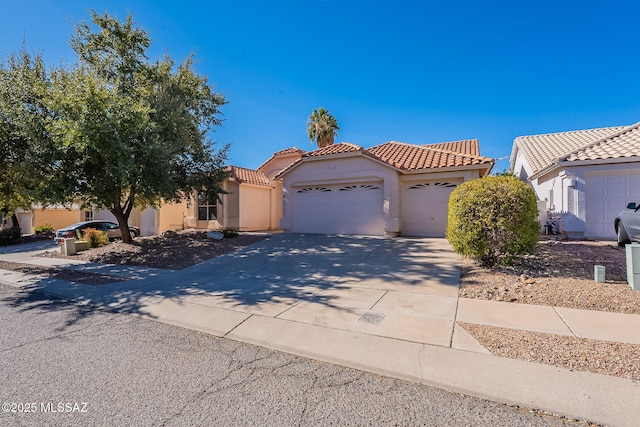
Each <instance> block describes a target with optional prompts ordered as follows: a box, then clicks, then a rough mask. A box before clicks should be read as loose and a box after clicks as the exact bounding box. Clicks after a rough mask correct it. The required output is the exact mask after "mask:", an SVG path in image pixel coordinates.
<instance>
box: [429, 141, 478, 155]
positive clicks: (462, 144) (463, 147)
mask: <svg viewBox="0 0 640 427" xmlns="http://www.w3.org/2000/svg"><path fill="white" fill-rule="evenodd" d="M423 147H428V148H435V149H438V150H447V151H455V152H456V153H463V154H471V155H473V156H479V155H480V144H479V143H478V140H477V139H463V140H460V141H451V142H440V143H437V144H424V145H423Z"/></svg>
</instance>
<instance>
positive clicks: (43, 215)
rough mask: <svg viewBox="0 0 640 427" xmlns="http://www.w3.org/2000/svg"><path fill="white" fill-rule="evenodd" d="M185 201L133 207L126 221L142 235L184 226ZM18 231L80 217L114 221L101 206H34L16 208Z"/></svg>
mask: <svg viewBox="0 0 640 427" xmlns="http://www.w3.org/2000/svg"><path fill="white" fill-rule="evenodd" d="M186 211H187V203H186V202H183V203H167V204H164V205H162V206H161V207H160V208H157V209H156V208H147V209H144V210H142V211H140V209H133V211H131V216H130V217H129V224H130V225H134V226H136V227H138V228H140V234H141V235H142V236H152V235H155V234H160V233H162V232H164V231H167V230H182V229H184V228H185V212H186ZM16 215H17V216H18V222H19V223H20V231H21V232H22V234H32V233H33V232H34V231H35V229H36V228H38V227H40V226H42V225H45V224H49V225H51V226H52V227H53V228H54V229H55V230H57V229H59V228H64V227H66V226H68V225H71V224H75V223H76V222H80V221H91V220H94V219H103V220H107V221H113V222H117V221H116V219H115V217H114V216H113V214H112V213H111V212H109V211H108V210H105V209H96V210H91V209H81V208H80V206H79V205H76V204H73V205H71V206H63V205H49V206H45V207H42V206H34V207H33V208H32V209H31V210H23V209H18V211H17V212H16Z"/></svg>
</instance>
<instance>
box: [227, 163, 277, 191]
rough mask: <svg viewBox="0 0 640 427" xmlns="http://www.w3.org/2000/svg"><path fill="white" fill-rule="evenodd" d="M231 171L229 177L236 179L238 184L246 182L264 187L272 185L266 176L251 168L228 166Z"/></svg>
mask: <svg viewBox="0 0 640 427" xmlns="http://www.w3.org/2000/svg"><path fill="white" fill-rule="evenodd" d="M229 170H230V171H231V176H230V178H231V179H234V180H236V181H237V182H238V183H239V184H243V183H247V184H254V185H262V186H264V187H273V184H272V183H271V181H269V178H267V176H266V175H265V174H264V173H262V172H260V171H256V170H253V169H246V168H241V167H239V166H229Z"/></svg>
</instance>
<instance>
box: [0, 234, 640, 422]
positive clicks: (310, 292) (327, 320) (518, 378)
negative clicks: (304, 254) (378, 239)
mask: <svg viewBox="0 0 640 427" xmlns="http://www.w3.org/2000/svg"><path fill="white" fill-rule="evenodd" d="M430 243H431V242H430ZM384 245H385V244H384V243H383V244H381V245H380V246H378V247H377V248H376V249H373V250H370V251H369V252H367V253H364V254H362V253H360V255H359V256H358V257H355V255H353V256H354V257H355V258H354V262H357V266H358V267H361V268H359V269H350V270H349V269H346V268H345V269H344V270H339V269H338V270H336V269H335V268H334V269H333V270H332V271H336V272H337V273H336V274H335V276H323V277H315V278H314V276H313V275H311V276H309V277H308V278H307V277H303V278H301V279H300V280H298V282H296V284H295V286H296V293H295V294H291V291H290V290H289V292H290V293H289V294H287V293H286V292H285V293H282V292H281V293H280V294H278V295H275V296H274V295H269V298H266V297H264V296H265V295H264V293H265V289H269V286H272V287H273V286H274V283H276V282H275V281H274V280H273V279H274V278H276V277H279V275H280V274H281V273H282V271H280V270H278V271H276V270H269V273H268V274H267V273H265V272H264V271H265V270H264V269H263V270H261V271H263V274H262V275H261V276H258V275H255V274H254V276H253V277H249V276H251V274H250V272H251V271H253V270H251V269H253V268H257V267H258V266H256V264H260V263H259V262H258V259H257V258H255V257H248V256H244V255H243V252H242V251H240V252H239V253H237V254H236V255H234V259H233V260H232V261H230V260H229V259H226V260H225V257H218V258H215V259H213V260H210V261H207V262H205V263H202V264H200V265H198V266H195V267H192V268H190V269H185V270H181V271H176V272H171V271H169V272H167V271H166V270H158V271H156V270H153V269H144V268H136V267H122V266H106V265H100V264H92V263H83V262H77V261H74V262H71V263H69V262H68V260H60V259H54V258H37V259H39V260H46V261H39V262H45V263H49V264H46V265H57V266H65V268H72V269H83V270H91V271H96V272H100V273H102V274H112V275H119V276H120V277H130V278H132V280H130V281H126V282H119V283H114V284H110V285H103V286H88V285H82V284H77V283H70V282H64V281H60V280H52V279H46V280H43V279H42V278H39V277H36V276H30V275H25V274H22V273H16V272H8V271H5V270H0V282H2V283H5V284H8V285H11V286H17V287H22V288H25V289H34V290H37V291H38V292H44V293H49V294H54V295H58V296H62V297H65V298H71V299H74V300H76V301H78V302H81V303H87V304H92V305H95V306H99V307H104V308H106V309H109V310H113V311H117V312H123V313H128V314H134V315H137V316H141V317H145V318H149V319H153V320H156V321H161V322H165V323H170V324H174V325H177V326H181V327H186V328H189V329H193V330H197V331H201V332H205V333H209V334H212V335H215V336H218V337H226V338H229V339H234V340H239V341H243V342H247V343H251V344H256V345H260V346H264V347H268V348H272V349H275V350H279V351H284V352H288V353H293V354H297V355H300V356H304V357H310V358H314V359H317V360H323V361H327V362H330V363H336V364H340V365H343V366H348V367H351V368H356V369H362V370H366V371H369V372H374V373H379V374H382V375H387V376H391V377H395V378H399V379H404V380H409V381H413V382H419V383H422V384H426V385H431V386H436V387H440V388H444V389H447V390H451V391H456V392H461V393H464V394H468V395H472V396H476V397H480V398H485V399H489V400H492V401H497V402H503V403H507V404H513V405H519V406H524V407H530V408H535V409H542V410H546V411H549V412H552V413H555V414H560V415H565V416H568V417H572V418H577V419H586V420H589V421H593V422H598V423H602V424H605V425H617V426H632V425H637V422H638V417H639V416H640V406H639V405H638V402H640V384H639V383H638V382H636V381H631V380H625V379H621V378H617V377H610V376H605V375H599V374H591V373H586V372H575V371H570V370H567V369H561V368H555V367H552V366H547V365H540V364H535V363H528V362H523V361H519V360H513V359H505V358H499V357H496V356H493V355H491V354H489V352H488V351H487V350H486V349H484V348H483V347H482V346H481V345H480V344H479V343H478V342H477V341H476V340H475V339H473V337H471V336H470V335H469V334H468V333H466V331H464V330H463V329H461V328H459V327H456V326H455V324H456V322H467V323H476V324H483V325H491V326H499V327H505V328H512V329H521V330H529V331H539V332H548V333H555V334H563V335H570V336H578V337H584V338H592V339H599V340H609V341H619V342H625V343H632V344H640V316H637V315H629V314H617V313H604V312H595V311H589V310H577V309H568V308H559V307H546V306H534V305H525V304H514V303H505V302H493V301H482V300H471V299H464V298H460V299H459V298H458V297H457V284H458V282H459V264H458V270H457V276H455V275H450V274H449V272H448V271H447V270H442V271H440V270H438V276H440V277H439V280H437V281H432V282H431V281H429V280H425V279H424V277H421V276H419V275H418V274H417V273H412V272H411V270H410V269H409V268H408V264H402V263H403V262H405V261H402V260H398V261H394V262H398V263H400V264H398V265H394V267H395V268H397V269H398V270H397V271H403V278H405V277H408V279H405V282H406V283H405V282H403V283H404V284H403V283H400V282H399V281H398V279H397V278H396V279H393V280H396V281H393V280H387V281H386V282H385V281H381V280H375V278H376V277H377V275H383V274H384V275H387V276H388V275H389V273H388V272H386V273H384V272H382V271H375V268H376V266H379V265H380V263H381V259H385V260H386V263H389V262H391V261H389V260H388V253H386V252H385V251H386V250H390V249H392V248H387V247H385V246H384ZM434 245H435V246H434ZM431 249H433V254H431V256H432V257H435V258H436V259H437V262H436V264H438V263H441V264H442V265H443V266H446V265H448V263H449V264H450V255H449V254H448V253H447V251H445V250H443V249H442V248H440V247H439V246H437V244H436V243H433V244H432V246H431ZM32 255H33V253H30V254H28V253H24V254H22V255H17V254H0V259H3V260H11V261H13V262H28V263H31V264H34V263H35V262H34V258H33V257H32ZM341 256H342V257H343V258H341V260H343V261H344V262H345V263H346V261H347V259H348V257H349V256H350V255H349V254H341ZM8 258H10V259H8ZM334 261H335V260H333V261H332V260H326V262H327V263H328V265H329V264H330V263H331V262H333V263H334V264H335V262H334ZM230 262H233V263H234V268H233V269H232V270H230V271H233V272H234V274H235V276H233V277H232V278H230V279H228V280H229V283H228V284H227V286H226V287H224V288H223V289H221V288H220V286H219V284H218V283H217V282H216V281H215V280H213V279H212V276H211V272H213V271H215V272H216V273H218V274H220V272H221V271H224V269H225V268H228V264H229V263H230ZM305 262H306V261H303V262H301V263H299V264H300V265H298V267H299V268H302V269H304V268H306V267H305V265H306V264H305ZM408 262H410V260H408V261H406V263H408ZM41 265H42V264H41ZM454 265H455V263H454ZM274 268H275V267H274ZM280 268H282V267H280ZM287 268H288V269H291V268H293V267H292V264H290V265H289V266H288V267H287ZM443 268H444V267H443ZM372 269H373V271H372V272H369V270H372ZM360 270H362V271H366V272H367V273H368V274H367V275H362V274H361V271H360ZM107 272H110V273H107ZM412 274H413V276H412ZM244 276H247V277H244ZM443 277H444V278H443ZM387 279H389V278H388V277H387ZM407 280H408V281H407ZM417 281H420V284H419V286H417V285H416V284H415V283H413V282H417ZM453 282H455V283H453ZM247 283H251V284H252V285H253V286H255V287H256V288H254V289H246V287H247ZM408 283H411V285H409V284H408ZM258 287H260V288H259V289H258ZM239 289H241V290H242V291H244V292H245V293H244V294H242V295H240V297H238V292H240V290H239ZM257 289H258V290H259V291H260V292H262V294H259V296H256V294H255V292H258V290H257ZM231 292H234V293H235V294H234V298H229V293H231ZM252 292H253V293H252ZM274 292H275V291H274ZM300 295H303V297H302V298H301V297H300ZM260 297H262V298H263V299H260Z"/></svg>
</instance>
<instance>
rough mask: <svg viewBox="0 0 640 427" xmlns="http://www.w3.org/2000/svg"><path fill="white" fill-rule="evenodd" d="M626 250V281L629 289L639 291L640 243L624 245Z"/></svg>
mask: <svg viewBox="0 0 640 427" xmlns="http://www.w3.org/2000/svg"><path fill="white" fill-rule="evenodd" d="M626 250H627V282H628V283H629V285H630V286H631V289H634V290H636V291H640V245H637V244H632V245H627V246H626Z"/></svg>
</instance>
